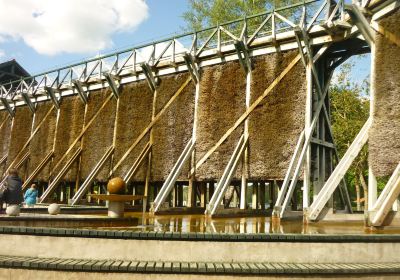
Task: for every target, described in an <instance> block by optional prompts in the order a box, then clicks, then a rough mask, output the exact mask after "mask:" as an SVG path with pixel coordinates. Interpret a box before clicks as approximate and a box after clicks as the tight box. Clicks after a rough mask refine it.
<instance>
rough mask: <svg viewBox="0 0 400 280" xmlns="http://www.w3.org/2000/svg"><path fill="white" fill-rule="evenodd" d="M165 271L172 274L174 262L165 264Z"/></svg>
mask: <svg viewBox="0 0 400 280" xmlns="http://www.w3.org/2000/svg"><path fill="white" fill-rule="evenodd" d="M164 270H165V271H166V272H171V271H172V262H164Z"/></svg>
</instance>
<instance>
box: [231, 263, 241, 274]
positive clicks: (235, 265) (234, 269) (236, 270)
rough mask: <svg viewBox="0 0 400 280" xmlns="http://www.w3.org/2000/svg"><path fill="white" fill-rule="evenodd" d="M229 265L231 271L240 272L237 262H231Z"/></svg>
mask: <svg viewBox="0 0 400 280" xmlns="http://www.w3.org/2000/svg"><path fill="white" fill-rule="evenodd" d="M231 266H232V270H233V271H232V272H233V273H242V267H241V266H240V265H239V264H238V263H232V264H231Z"/></svg>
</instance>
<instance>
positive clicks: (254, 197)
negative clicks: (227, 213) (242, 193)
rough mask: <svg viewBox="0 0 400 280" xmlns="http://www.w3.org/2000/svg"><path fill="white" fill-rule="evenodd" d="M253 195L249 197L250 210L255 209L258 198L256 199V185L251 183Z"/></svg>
mask: <svg viewBox="0 0 400 280" xmlns="http://www.w3.org/2000/svg"><path fill="white" fill-rule="evenodd" d="M252 189H253V193H252V196H251V209H257V208H258V207H257V205H258V197H257V193H258V183H257V182H254V183H253V188H252Z"/></svg>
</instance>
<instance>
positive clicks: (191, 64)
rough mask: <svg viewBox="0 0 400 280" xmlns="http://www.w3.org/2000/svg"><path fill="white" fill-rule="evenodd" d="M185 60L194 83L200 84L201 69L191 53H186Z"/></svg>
mask: <svg viewBox="0 0 400 280" xmlns="http://www.w3.org/2000/svg"><path fill="white" fill-rule="evenodd" d="M183 59H184V60H185V63H186V66H187V68H188V70H189V73H190V75H191V76H192V79H193V81H195V82H196V83H198V82H199V81H200V73H199V67H198V65H197V63H196V62H195V61H194V58H193V56H192V55H191V54H190V53H185V54H184V55H183Z"/></svg>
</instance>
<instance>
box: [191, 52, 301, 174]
mask: <svg viewBox="0 0 400 280" xmlns="http://www.w3.org/2000/svg"><path fill="white" fill-rule="evenodd" d="M299 60H300V54H298V55H297V56H296V57H295V58H294V59H293V60H292V61H291V62H290V64H289V65H288V66H287V67H286V68H285V69H284V70H283V71H282V73H281V74H280V75H279V76H278V77H277V78H276V79H275V80H274V81H273V82H272V83H271V84H270V85H269V87H268V88H267V89H266V90H265V91H264V93H263V94H262V95H260V96H259V97H258V98H257V99H256V100H255V101H254V102H253V104H251V106H250V107H249V108H248V109H247V110H246V111H245V112H244V113H243V114H242V115H241V116H240V117H239V119H238V120H237V121H236V122H235V123H234V124H233V125H232V126H231V127H230V128H229V129H228V130H227V131H226V132H225V134H224V135H223V136H222V137H221V138H220V139H219V140H218V142H217V143H216V144H215V145H214V146H213V147H211V148H210V149H209V150H208V151H207V153H206V154H205V155H204V156H203V157H202V158H201V159H200V160H199V161H198V162H197V163H196V166H195V168H192V169H191V170H190V175H191V176H192V175H193V174H194V173H195V170H196V169H198V168H199V167H200V166H201V165H203V163H204V162H206V160H207V159H208V158H209V157H210V156H211V155H212V154H213V153H214V152H215V150H217V149H218V147H219V146H221V144H222V143H223V142H225V140H226V139H227V138H228V137H229V136H230V135H231V134H232V132H233V131H235V129H236V128H237V127H238V126H239V125H241V124H242V123H243V122H244V121H245V120H246V119H247V118H248V117H249V115H250V114H251V112H253V110H254V109H255V108H256V107H257V106H258V105H259V104H260V103H261V102H262V101H263V100H264V98H265V97H267V96H268V95H269V94H270V93H271V91H272V90H273V89H274V88H275V87H276V86H277V85H278V84H279V82H280V81H282V79H283V78H284V77H285V76H286V74H287V73H289V71H290V70H292V68H293V67H294V66H295V65H296V64H297V63H298V62H299Z"/></svg>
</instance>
